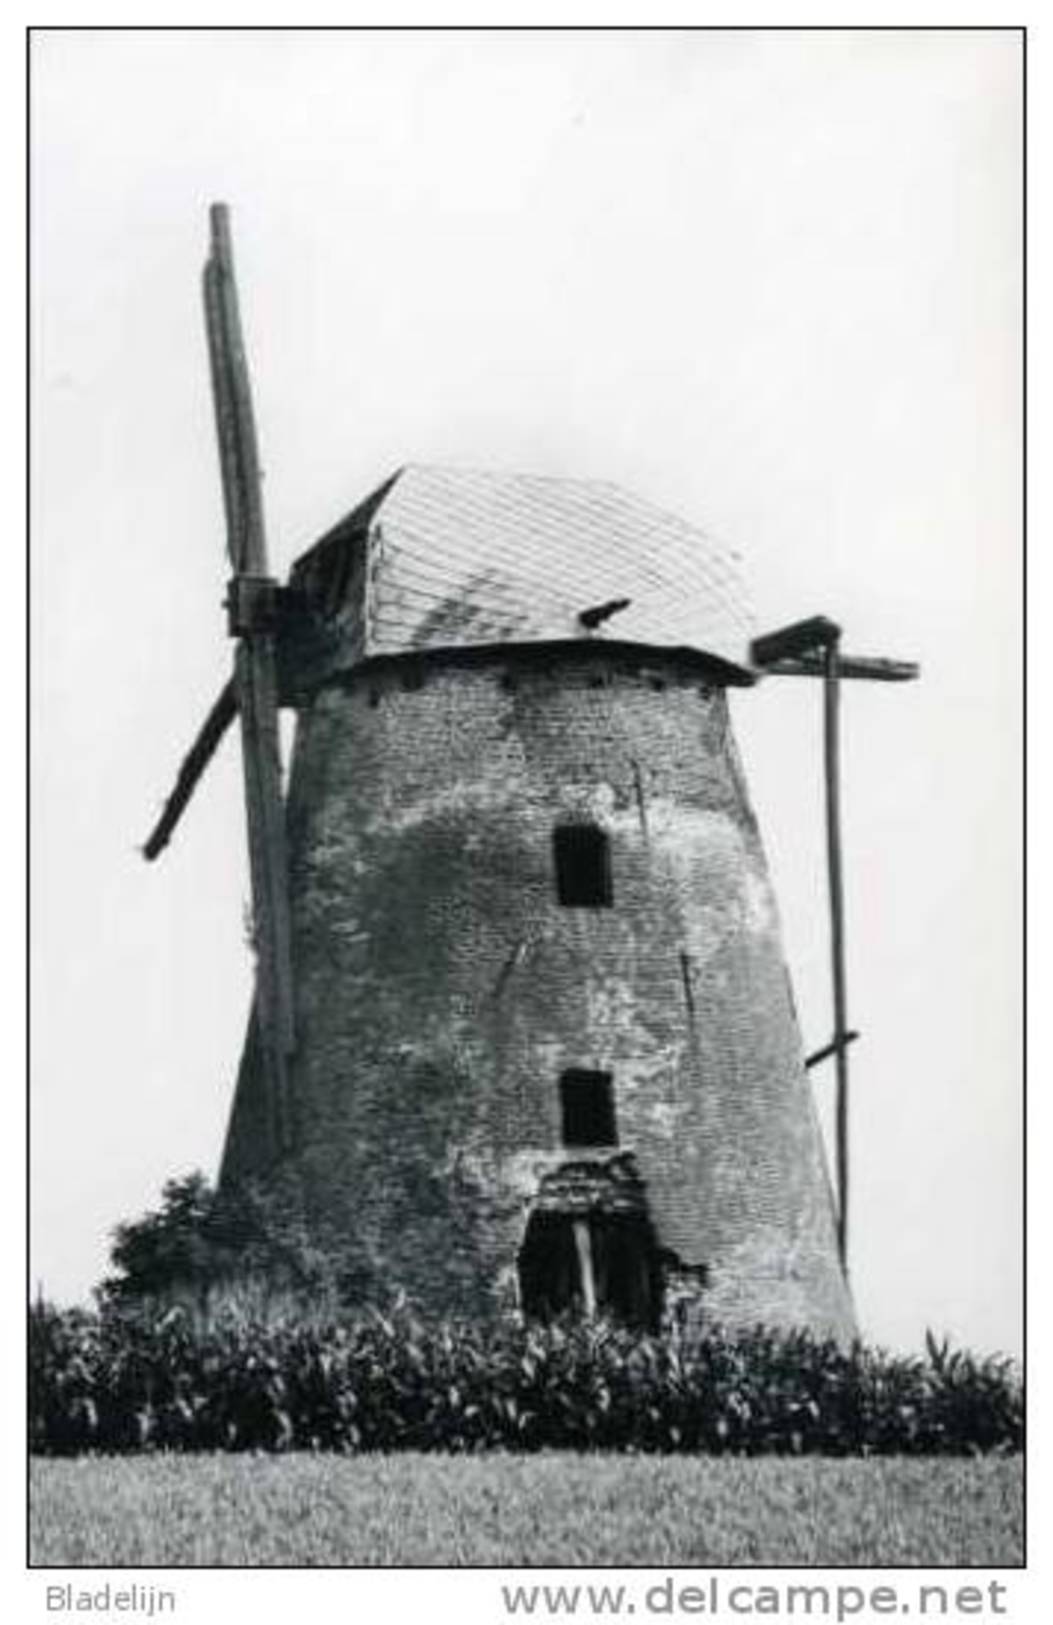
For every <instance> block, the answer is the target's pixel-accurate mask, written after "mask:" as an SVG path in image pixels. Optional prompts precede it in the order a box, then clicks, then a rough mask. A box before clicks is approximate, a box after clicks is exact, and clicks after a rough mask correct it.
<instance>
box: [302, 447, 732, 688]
mask: <svg viewBox="0 0 1053 1625" xmlns="http://www.w3.org/2000/svg"><path fill="white" fill-rule="evenodd" d="M292 583H293V585H295V586H296V587H298V588H299V589H300V590H301V591H302V592H304V594H305V595H306V597H307V598H308V600H309V601H310V602H311V603H312V604H313V606H314V607H315V608H316V609H317V610H320V611H321V613H323V614H324V615H325V617H326V619H328V620H330V621H338V622H340V623H342V625H343V627H344V628H345V629H346V633H347V635H349V636H350V637H351V639H352V641H353V644H354V647H353V649H352V650H351V651H349V653H350V654H351V658H352V659H353V660H356V661H357V660H363V659H368V658H370V657H372V656H375V655H394V654H401V653H409V652H411V651H412V652H420V651H423V650H429V649H440V648H451V647H453V648H464V647H470V646H476V647H478V646H485V645H488V644H507V643H537V642H554V641H562V640H569V639H582V638H586V637H588V638H590V639H595V640H597V641H602V640H604V639H607V640H610V641H617V642H620V643H626V642H629V643H639V644H645V645H648V646H652V647H665V648H681V649H685V648H686V649H690V650H692V651H694V652H696V653H699V654H704V655H708V656H711V657H715V658H716V659H717V660H719V661H721V662H723V663H726V664H727V665H729V666H731V667H733V668H735V670H736V672H737V673H738V674H740V677H746V678H748V677H749V675H750V665H751V662H750V654H749V647H750V638H751V635H752V631H753V626H752V616H751V613H750V608H749V603H748V598H747V595H746V591H745V588H744V585H743V581H742V576H741V572H740V566H739V559H738V555H737V554H736V553H735V552H734V551H733V549H731V548H729V547H728V546H726V544H724V543H722V542H720V541H717V540H716V539H715V538H714V537H713V536H712V535H710V534H709V533H708V532H707V531H704V530H701V529H699V528H698V527H696V526H694V525H690V524H688V523H686V522H685V521H684V520H682V519H679V518H678V517H677V516H676V515H674V514H671V513H668V512H666V511H665V510H664V509H662V508H658V507H655V506H654V505H652V504H651V503H649V502H645V501H643V500H641V499H640V498H639V497H635V496H632V495H630V494H629V493H628V492H626V491H623V490H621V489H620V488H619V487H618V486H616V485H611V484H608V483H606V482H602V481H592V480H561V479H549V478H544V477H541V476H538V475H528V474H508V473H495V472H481V471H476V470H469V469H459V468H439V467H431V466H426V465H421V464H410V465H408V466H407V467H405V468H403V469H400V470H399V472H398V473H396V474H395V475H393V476H392V478H391V479H389V480H388V481H387V482H386V483H385V484H384V485H382V486H380V487H379V489H378V490H376V491H374V492H373V494H372V495H371V496H370V497H368V498H367V499H366V501H365V502H363V503H361V504H360V505H359V506H358V507H357V508H355V509H354V510H353V511H352V512H351V513H350V514H348V515H347V517H346V518H345V519H343V520H342V521H341V522H340V524H338V525H337V526H336V527H335V528H334V529H333V530H331V531H329V532H328V533H327V535H325V536H324V537H322V539H321V541H319V542H318V543H316V544H315V546H314V547H312V548H311V549H310V551H309V552H307V553H305V554H304V555H303V556H302V557H301V558H300V559H299V560H298V561H297V563H296V565H295V566H294V569H293V573H292Z"/></svg>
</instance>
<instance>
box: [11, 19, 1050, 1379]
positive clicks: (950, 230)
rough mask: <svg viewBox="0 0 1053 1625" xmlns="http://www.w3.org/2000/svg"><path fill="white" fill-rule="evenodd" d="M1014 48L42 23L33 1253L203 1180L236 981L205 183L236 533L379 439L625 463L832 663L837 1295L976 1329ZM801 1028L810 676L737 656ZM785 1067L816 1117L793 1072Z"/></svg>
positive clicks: (1015, 609) (811, 828)
mask: <svg viewBox="0 0 1053 1625" xmlns="http://www.w3.org/2000/svg"><path fill="white" fill-rule="evenodd" d="M1019 49H1020V47H1019V43H1018V38H1017V36H1015V35H1013V34H1010V33H1004V34H997V33H982V32H981V33H933V34H926V33H902V34H901V33H885V34H821V35H816V34H809V33H796V34H794V33H769V34H743V33H737V32H731V33H712V34H694V35H688V34H646V33H640V32H631V33H623V34H613V33H611V34H603V33H593V34H571V33H567V34H549V33H534V34H503V35H497V34H488V35H479V34H461V35H455V34H446V35H425V34H411V35H405V34H404V35H399V34H357V35H355V34H342V35H326V34H316V35H304V34H297V33H281V34H278V33H270V34H263V33H261V34H251V33H240V34H231V35H226V34H222V33H212V34H193V33H189V34H172V33H168V34H166V33H159V32H155V33H153V34H107V33H99V34H91V33H87V32H86V33H79V34H59V33H56V34H52V35H46V36H41V35H38V36H37V38H36V50H35V59H36V60H35V98H34V100H35V117H34V146H33V169H32V185H33V197H34V234H33V249H34V256H35V257H34V284H33V291H34V307H33V310H34V315H33V322H34V328H33V336H34V343H35V364H34V370H33V378H34V386H35V410H36V441H35V462H34V468H33V493H34V498H35V515H36V523H35V531H34V541H33V554H32V618H33V624H32V636H33V642H32V662H33V667H32V676H33V725H34V738H35V751H34V786H33V788H34V818H33V831H34V869H33V884H34V938H33V951H34V960H33V973H34V982H33V987H34V1003H35V1009H34V1063H33V1071H32V1078H31V1083H32V1098H33V1111H34V1128H35V1133H34V1143H33V1162H32V1170H31V1180H32V1184H31V1194H32V1207H33V1234H32V1269H33V1275H34V1279H36V1278H40V1279H41V1280H42V1282H43V1284H44V1288H45V1290H46V1291H47V1292H48V1294H49V1295H52V1296H55V1297H58V1298H59V1299H69V1298H72V1297H77V1296H83V1295H84V1294H86V1292H87V1291H88V1289H89V1288H90V1286H91V1284H92V1283H93V1282H94V1281H95V1280H96V1279H97V1278H98V1276H99V1274H100V1273H101V1271H102V1269H103V1267H104V1263H105V1254H106V1244H107V1233H108V1230H109V1229H110V1228H111V1227H112V1225H113V1224H114V1223H116V1222H117V1221H118V1220H119V1219H121V1218H123V1217H129V1216H133V1215H136V1214H138V1213H139V1212H141V1211H142V1210H143V1209H144V1208H145V1207H147V1206H150V1205H153V1204H154V1203H155V1202H156V1200H157V1198H158V1194H159V1189H160V1185H161V1183H162V1181H163V1180H164V1179H165V1178H167V1177H168V1176H170V1175H172V1174H175V1173H180V1172H184V1171H186V1170H188V1169H190V1168H191V1167H194V1166H197V1165H200V1166H203V1167H204V1168H205V1169H206V1170H207V1171H209V1172H214V1170H215V1166H216V1161H217V1158H218V1155H219V1151H220V1148H221V1143H222V1135H223V1130H224V1126H225V1120H226V1115H227V1111H228V1108H229V1104H230V1097H231V1090H232V1084H233V1077H234V1071H235V1068H236V1064H237V1059H238V1053H239V1049H240V1044H241V1037H242V1031H243V1027H244V1021H245V1015H246V1010H247V1003H248V998H249V987H250V973H251V967H250V963H249V958H248V953H247V950H246V948H245V946H244V933H243V910H244V905H245V900H246V898H247V893H248V881H247V873H246V863H245V857H244V850H243V848H244V841H243V832H242V819H243V815H242V812H241V806H240V784H239V778H238V762H237V751H236V748H234V747H235V742H234V740H233V739H231V740H230V741H229V742H228V744H227V746H226V747H225V748H224V751H223V753H222V755H221V757H220V758H219V759H218V760H217V761H216V762H215V763H214V764H213V767H212V769H211V770H210V773H209V775H208V777H207V779H206V780H205V781H204V783H203V784H202V785H201V786H200V787H199V790H198V793H197V795H196V797H195V799H194V802H193V803H192V805H191V808H190V810H189V812H188V814H187V816H186V819H185V821H184V824H183V825H182V826H181V828H180V830H179V832H178V834H177V836H176V838H175V841H174V843H173V845H172V847H171V848H170V850H169V852H168V853H167V854H166V855H165V857H164V859H162V861H161V863H160V864H159V865H157V866H154V867H153V868H150V867H147V866H146V865H145V864H144V863H143V862H142V860H141V859H140V858H139V856H138V854H137V850H136V848H137V845H138V844H139V843H141V841H142V840H143V839H144V837H145V835H146V833H147V831H148V829H149V827H150V824H151V822H152V820H153V817H154V815H155V813H156V811H157V808H158V806H159V803H160V801H161V800H162V799H163V797H164V795H165V794H166V793H167V791H168V789H169V788H170V785H171V781H172V779H173V776H174V773H175V770H176V767H177V765H178V762H179V760H180V758H181V756H182V754H183V752H184V751H185V749H186V747H187V746H188V744H189V743H190V740H191V739H192V737H193V735H194V733H195V731H196V729H197V727H198V725H199V723H200V721H201V718H202V716H203V714H204V711H205V709H206V707H207V706H208V705H209V704H210V703H211V700H212V699H213V698H214V696H215V694H216V692H217V691H218V689H219V687H220V685H221V683H222V682H223V681H224V679H225V677H226V674H227V671H228V668H229V663H230V654H231V651H230V647H229V645H228V644H227V642H226V638H225V635H224V627H223V616H222V613H221V609H220V602H221V599H222V597H223V591H224V583H225V574H226V571H225V559H224V550H223V529H222V507H221V501H220V487H219V478H218V471H217V466H216V455H215V450H214V443H213V430H212V421H211V403H210V397H209V391H208V379H207V367H206V359H205V349H204V340H203V333H202V321H201V315H200V297H199V274H200V266H201V262H202V259H203V254H204V249H205V241H206V224H207V222H206V209H207V204H208V202H209V201H210V200H211V199H213V198H225V199H226V200H227V201H228V202H229V203H230V204H231V206H232V208H233V211H234V230H235V246H236V254H237V259H238V270H239V281H240V287H241V296H242V305H243V313H244V317H245V323H246V327H247V333H248V340H249V345H250V353H251V359H252V365H253V373H254V383H255V391H256V404H257V414H258V419H259V431H260V437H261V443H262V451H263V459H264V463H265V466H266V470H267V479H266V490H265V495H266V501H267V511H268V521H269V529H270V537H271V547H272V556H273V560H274V563H275V566H276V568H277V570H278V571H279V572H281V573H284V571H285V569H286V568H287V566H288V565H289V563H290V562H291V560H292V559H293V558H294V557H295V556H296V555H297V553H299V552H300V551H302V550H303V548H304V547H306V546H307V545H308V544H309V543H310V542H311V541H312V540H313V539H314V538H315V537H316V536H317V535H318V534H319V533H320V531H321V530H323V529H324V528H326V527H327V526H328V525H330V524H331V523H332V522H333V521H334V520H335V519H337V518H338V517H339V516H340V515H341V514H342V513H343V512H344V511H346V509H347V508H349V507H350V506H351V505H352V504H353V503H354V502H355V501H356V500H357V499H358V498H359V497H361V496H362V495H363V494H365V493H366V492H367V491H368V490H369V489H371V488H372V487H373V486H374V485H375V484H377V483H379V481H380V480H381V479H383V478H384V477H385V476H386V475H387V474H389V473H390V472H391V471H392V470H393V469H394V468H395V467H396V466H398V465H399V464H400V463H402V462H405V461H409V460H424V461H441V460H451V461H456V462H461V463H467V464H472V465H479V466H486V465H496V466H502V467H509V468H521V469H524V470H529V471H535V472H540V473H551V474H567V475H577V476H581V477H590V476H591V477H602V478H612V479H616V480H618V481H619V482H621V483H622V484H624V485H626V486H628V487H629V488H631V489H635V490H636V491H638V492H639V493H640V494H641V495H643V496H647V497H650V498H652V499H654V500H656V501H658V502H660V503H662V504H663V505H665V506H668V507H672V508H674V509H676V510H678V511H680V512H681V513H683V514H684V515H685V517H687V518H689V519H693V520H697V521H699V522H700V523H702V524H704V525H706V526H708V527H710V528H712V529H714V530H716V531H718V532H719V533H720V534H722V535H723V536H724V537H725V538H726V539H727V540H729V541H731V542H732V543H734V544H735V545H736V546H737V547H738V548H739V549H740V550H741V552H742V553H743V554H744V556H745V559H746V563H747V567H748V570H749V574H750V577H751V581H752V585H753V590H754V596H755V599H756V602H757V605H758V611H759V622H760V627H761V629H764V628H767V627H771V626H775V625H778V624H781V623H783V622H785V621H788V620H793V619H797V618H799V617H801V616H803V615H809V614H813V613H820V612H821V613H826V614H829V615H831V616H832V617H833V618H835V619H836V620H838V621H840V622H841V623H842V624H843V625H844V626H845V629H846V646H847V647H848V648H849V649H850V650H851V649H854V650H857V651H859V652H865V653H877V654H887V655H894V656H902V657H905V658H917V659H919V660H920V661H921V662H922V667H923V673H922V680H921V681H920V682H919V683H918V684H915V685H911V686H907V687H885V686H883V685H881V686H879V685H853V686H852V687H851V689H850V690H849V691H848V692H846V695H845V704H844V726H845V740H844V754H845V789H844V800H845V834H846V848H847V851H846V859H847V870H848V874H847V880H848V933H849V992H850V1014H851V1019H852V1024H853V1025H855V1026H858V1027H859V1028H860V1029H861V1030H862V1032H863V1035H864V1036H863V1038H862V1039H861V1041H860V1043H859V1044H858V1045H856V1046H855V1048H854V1049H853V1051H852V1074H853V1098H852V1107H851V1117H852V1132H853V1173H854V1191H853V1198H854V1207H853V1214H852V1224H853V1279H854V1286H855V1290H856V1295H857V1302H858V1307H859V1311H860V1315H861V1319H862V1322H863V1326H864V1330H865V1331H866V1332H867V1334H868V1335H869V1336H871V1337H872V1338H875V1339H876V1340H878V1341H882V1342H886V1343H893V1344H903V1345H911V1344H914V1343H917V1341H918V1340H919V1339H920V1337H921V1335H922V1332H923V1330H924V1327H925V1326H926V1325H931V1326H933V1327H934V1328H936V1329H937V1330H947V1331H949V1332H950V1333H951V1334H952V1335H954V1336H956V1337H957V1338H959V1339H961V1340H963V1341H966V1342H969V1343H971V1344H973V1345H975V1346H977V1347H979V1348H981V1349H984V1350H987V1349H995V1348H1002V1349H1008V1350H1012V1351H1015V1352H1018V1351H1019V1349H1020V1344H1021V1332H1020V1263H1021V1260H1020V1251H1021V1247H1020V1237H1021V1229H1020V1182H1021V1181H1020V1138H1021V1134H1020V1117H1021V1109H1020V1096H1021V1083H1020V1071H1021V1065H1020V1047H1021V1033H1020V1020H1019V1008H1020V964H1019V960H1020V951H1019V950H1020V908H1019V897H1020V851H1019V823H1020V819H1019V779H1020V765H1019V764H1020V737H1019V734H1020V716H1019V712H1020V695H1019V680H1018V674H1019V662H1020V626H1019V604H1020V489H1019V486H1020V479H1019V467H1020V462H1019V459H1020V422H1019V417H1020V414H1019V400H1020V358H1019V331H1020V273H1021V264H1020V208H1019V201H1020V174H1019V135H1020V105H1019V82H1018V76H1019ZM735 718H736V726H737V729H738V734H739V739H740V742H741V745H742V748H743V752H744V755H745V758H746V765H747V769H748V772H749V774H750V778H751V783H752V787H753V791H754V797H755V801H756V804H757V808H758V812H759V815H760V817H761V820H762V826H763V829H764V833H765V837H766V841H767V845H768V850H769V856H770V858H771V861H772V866H773V870H774V875H775V881H776V886H777V889H778V891H779V895H780V900H781V906H782V912H783V917H784V926H785V931H786V940H787V949H788V954H789V959H790V964H791V969H792V972H793V975H794V979H795V984H796V990H797V997H798V1004H799V1007H800V1010H801V1014H802V1020H803V1025H804V1029H805V1041H806V1043H807V1044H808V1046H809V1047H817V1046H818V1045H819V1044H821V1043H823V1042H825V1041H826V1040H827V1038H828V1037H829V1032H830V1013H829V988H828V969H827V938H826V929H827V928H826V916H825V893H824V889H823V887H824V872H823V829H822V803H821V795H820V768H821V760H820V751H819V728H818V723H819V694H818V692H817V690H816V689H815V688H814V687H813V686H812V685H810V684H804V683H791V682H790V681H788V680H787V681H785V682H784V683H782V684H781V685H780V684H779V683H778V682H777V681H776V680H774V679H773V680H771V681H770V682H767V683H765V684H762V685H761V686H760V687H758V688H757V689H755V690H754V691H752V692H750V693H746V694H743V695H741V696H737V697H736V700H735ZM813 1076H816V1091H817V1096H818V1098H819V1101H820V1105H821V1107H822V1108H823V1110H824V1111H826V1110H827V1108H828V1106H829V1097H830V1093H831V1089H832V1073H831V1072H830V1069H829V1067H827V1068H824V1069H823V1070H822V1076H817V1075H815V1074H813Z"/></svg>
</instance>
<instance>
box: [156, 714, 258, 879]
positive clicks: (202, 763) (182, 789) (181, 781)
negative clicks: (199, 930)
mask: <svg viewBox="0 0 1053 1625" xmlns="http://www.w3.org/2000/svg"><path fill="white" fill-rule="evenodd" d="M237 714H238V701H237V697H236V695H235V693H234V684H233V682H230V683H226V684H225V685H224V687H223V688H222V689H221V690H220V694H219V698H218V699H217V701H216V703H215V705H214V706H213V707H212V709H211V711H210V712H209V713H208V716H207V717H206V718H205V720H204V722H203V723H202V725H201V731H200V732H199V734H198V736H197V738H196V739H195V740H194V743H193V744H192V745H191V747H190V749H189V750H188V751H187V753H186V756H185V757H184V758H183V763H182V766H181V767H180V769H179V776H178V777H177V779H176V782H175V788H174V789H173V791H172V794H171V795H170V796H169V798H168V800H167V801H166V802H165V805H164V811H163V812H162V813H161V816H160V818H159V819H158V820H157V823H156V824H155V825H154V827H153V829H152V830H151V832H150V836H149V839H148V840H147V842H146V845H145V846H144V847H143V857H144V858H145V859H146V861H147V862H148V863H152V862H153V860H154V859H155V858H156V857H159V856H160V855H161V853H162V852H163V851H164V849H165V847H166V846H167V845H168V842H169V840H170V839H171V836H172V831H173V830H174V829H175V827H176V825H177V824H178V822H179V820H180V818H181V817H182V815H183V809H184V808H185V806H186V804H187V802H188V801H189V800H190V797H191V796H192V795H193V793H194V787H195V785H196V784H197V781H198V779H199V778H200V777H201V775H202V773H203V772H204V771H205V768H206V767H207V766H208V764H209V762H210V761H211V760H212V758H213V756H214V755H215V753H216V750H217V748H218V746H219V742H220V740H221V739H222V738H223V735H224V734H225V733H226V731H227V729H228V728H229V727H230V725H231V723H232V722H233V721H234V718H235V717H236V716H237Z"/></svg>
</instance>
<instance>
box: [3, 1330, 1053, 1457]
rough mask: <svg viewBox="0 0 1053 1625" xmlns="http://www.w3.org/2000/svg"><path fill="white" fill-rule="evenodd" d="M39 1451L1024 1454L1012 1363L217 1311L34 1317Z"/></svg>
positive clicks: (775, 1339)
mask: <svg viewBox="0 0 1053 1625" xmlns="http://www.w3.org/2000/svg"><path fill="white" fill-rule="evenodd" d="M30 1373H31V1376H30V1428H31V1448H32V1449H34V1450H35V1451H37V1452H39V1453H42V1454H48V1455H63V1454H74V1453H76V1452H79V1451H84V1450H97V1451H129V1450H143V1449H167V1450H250V1449H252V1450H288V1449H295V1450H338V1451H359V1450H363V1451H364V1450H383V1451H390V1450H443V1451H466V1450H489V1449H502V1450H520V1451H532V1450H541V1449H564V1450H598V1449H602V1450H612V1449H614V1450H629V1451H649V1452H671V1451H689V1452H706V1453H710V1454H728V1453H730V1454H735V1455H763V1454H795V1455H796V1454H805V1453H808V1454H816V1453H818V1454H825V1455H836V1456H845V1455H891V1454H898V1455H900V1454H940V1455H960V1454H973V1453H979V1452H987V1451H1015V1450H1019V1449H1020V1448H1021V1445H1022V1440H1023V1396H1022V1390H1021V1384H1020V1380H1019V1378H1018V1376H1017V1375H1016V1373H1015V1371H1014V1370H1013V1368H1012V1366H1011V1365H1010V1364H1009V1362H1007V1361H1002V1360H994V1359H988V1360H977V1359H976V1358H975V1357H974V1356H972V1355H969V1354H966V1353H964V1352H962V1351H955V1352H953V1353H952V1352H951V1351H950V1350H949V1349H948V1348H947V1346H946V1345H942V1346H941V1345H937V1344H935V1343H934V1342H932V1341H931V1340H930V1344H929V1348H928V1352H927V1354H926V1355H925V1356H924V1357H896V1356H892V1355H890V1354H887V1353H882V1352H878V1351H874V1350H871V1349H867V1348H865V1347H864V1346H862V1345H861V1344H857V1345H855V1346H854V1347H853V1348H851V1349H849V1350H842V1349H839V1348H838V1347H837V1345H835V1344H833V1343H829V1342H821V1341H818V1340H816V1339H814V1338H812V1337H810V1336H808V1335H806V1334H804V1333H799V1334H784V1333H774V1332H770V1331H765V1330H763V1329H758V1330H756V1331H754V1332H751V1333H746V1334H735V1335H730V1334H725V1333H721V1332H718V1331H714V1332H712V1333H711V1334H710V1335H708V1336H707V1337H705V1338H703V1339H702V1340H700V1341H695V1342H689V1341H687V1339H685V1338H682V1337H678V1336H676V1335H665V1336H660V1337H659V1336H655V1337H649V1336H642V1335H639V1334H636V1333H631V1332H628V1331H625V1330H622V1329H618V1328H615V1327H613V1326H610V1325H607V1324H605V1323H602V1322H598V1323H597V1322H592V1323H583V1322H580V1321H579V1322H567V1323H565V1324H556V1325H551V1326H536V1325H524V1324H521V1323H518V1322H508V1323H505V1324H501V1325H497V1326H494V1325H489V1326H482V1325H476V1324H464V1325H454V1324H438V1325H436V1324H428V1323H426V1322H423V1321H421V1320H419V1319H418V1318H416V1317H415V1316H414V1315H413V1314H411V1313H410V1312H408V1311H405V1310H403V1311H400V1312H398V1313H396V1314H394V1315H393V1316H391V1317H390V1318H389V1317H385V1316H383V1315H381V1314H378V1313H364V1314H358V1315H344V1316H336V1315H334V1316H329V1317H325V1316H319V1317H316V1318H314V1319H305V1318H304V1317H303V1315H302V1314H298V1313H283V1312H281V1310H280V1307H276V1306H275V1304H274V1303H271V1304H270V1305H269V1306H266V1305H261V1304H259V1303H253V1302H251V1301H249V1300H244V1299H243V1300H241V1301H238V1300H236V1299H231V1300H229V1301H228V1302H227V1303H226V1304H225V1305H223V1306H221V1307H219V1308H213V1309H212V1311H211V1312H209V1313H195V1312H194V1311H193V1310H190V1309H185V1308H180V1307H178V1306H177V1307H172V1308H169V1309H167V1310H165V1311H164V1312H163V1313H162V1312H159V1311H151V1310H150V1309H149V1308H138V1309H134V1310H129V1309H120V1308H113V1307H110V1308H107V1309H104V1310H103V1312H102V1313H89V1312H86V1311H83V1310H67V1311H60V1310H57V1309H54V1308H52V1307H50V1306H48V1305H37V1306H36V1307H35V1308H34V1309H33V1310H32V1311H31V1313H30Z"/></svg>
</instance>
